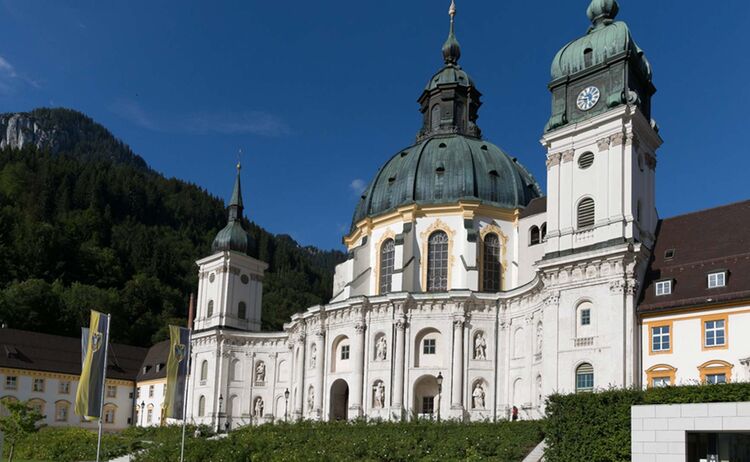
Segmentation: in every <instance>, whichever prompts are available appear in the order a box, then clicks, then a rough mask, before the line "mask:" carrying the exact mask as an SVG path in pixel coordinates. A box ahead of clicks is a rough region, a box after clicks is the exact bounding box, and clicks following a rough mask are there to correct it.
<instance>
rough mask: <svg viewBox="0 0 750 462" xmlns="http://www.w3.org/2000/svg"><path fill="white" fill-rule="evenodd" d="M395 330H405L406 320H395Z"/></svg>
mask: <svg viewBox="0 0 750 462" xmlns="http://www.w3.org/2000/svg"><path fill="white" fill-rule="evenodd" d="M395 326H396V329H398V330H400V331H404V330H406V319H403V318H402V319H397V320H396V322H395Z"/></svg>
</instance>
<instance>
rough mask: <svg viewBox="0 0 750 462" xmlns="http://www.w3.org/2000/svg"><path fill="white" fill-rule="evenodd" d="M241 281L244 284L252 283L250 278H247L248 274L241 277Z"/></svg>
mask: <svg viewBox="0 0 750 462" xmlns="http://www.w3.org/2000/svg"><path fill="white" fill-rule="evenodd" d="M240 281H242V283H243V284H247V283H248V282H250V278H249V277H247V274H243V275H242V276H240Z"/></svg>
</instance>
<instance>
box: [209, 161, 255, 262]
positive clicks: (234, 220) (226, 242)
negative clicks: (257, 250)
mask: <svg viewBox="0 0 750 462" xmlns="http://www.w3.org/2000/svg"><path fill="white" fill-rule="evenodd" d="M241 169H242V167H241V165H240V164H239V163H238V164H237V177H236V179H235V180H234V189H233V190H232V198H231V199H230V201H229V206H228V207H227V215H228V220H227V225H226V226H225V227H224V228H223V229H222V230H221V231H219V232H218V233H217V234H216V237H215V238H214V242H213V244H211V249H212V250H213V251H214V252H225V251H232V252H240V253H244V254H246V255H248V253H249V251H250V250H251V249H252V247H253V238H252V237H251V236H250V234H248V233H247V231H245V228H243V226H242V210H243V205H242V188H241V186H240V170H241Z"/></svg>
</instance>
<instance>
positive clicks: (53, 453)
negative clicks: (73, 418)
mask: <svg viewBox="0 0 750 462" xmlns="http://www.w3.org/2000/svg"><path fill="white" fill-rule="evenodd" d="M96 440H97V434H96V432H95V431H91V430H86V429H83V428H74V427H70V428H50V427H45V428H42V429H41V430H39V431H38V432H36V433H32V434H31V435H29V436H28V437H27V438H24V439H23V441H21V442H20V443H19V444H18V446H16V450H15V455H14V458H16V457H17V458H18V459H32V460H54V461H55V462H76V461H80V460H94V459H95V458H96ZM129 450H130V443H129V441H128V440H127V439H126V438H125V437H123V436H122V435H118V434H113V433H105V434H104V435H102V454H103V457H102V459H103V460H107V459H111V458H114V457H119V456H121V455H124V454H127V453H128V452H129Z"/></svg>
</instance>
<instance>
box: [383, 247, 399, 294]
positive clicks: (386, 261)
mask: <svg viewBox="0 0 750 462" xmlns="http://www.w3.org/2000/svg"><path fill="white" fill-rule="evenodd" d="M395 257H396V244H395V242H394V241H393V239H386V241H385V242H383V245H381V246H380V281H379V282H380V293H381V294H387V293H388V292H390V291H391V281H392V279H393V265H394V259H395Z"/></svg>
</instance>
